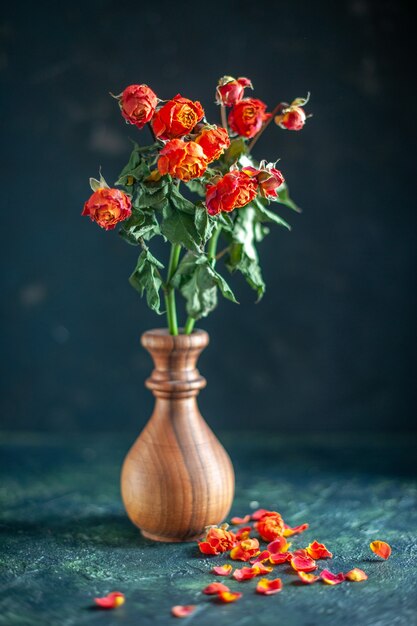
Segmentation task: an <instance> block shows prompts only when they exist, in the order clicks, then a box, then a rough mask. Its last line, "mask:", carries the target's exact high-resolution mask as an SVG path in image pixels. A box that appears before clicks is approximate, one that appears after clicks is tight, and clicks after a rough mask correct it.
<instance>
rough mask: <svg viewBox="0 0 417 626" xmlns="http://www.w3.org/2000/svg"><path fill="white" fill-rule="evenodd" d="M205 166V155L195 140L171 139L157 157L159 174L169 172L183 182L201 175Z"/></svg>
mask: <svg viewBox="0 0 417 626" xmlns="http://www.w3.org/2000/svg"><path fill="white" fill-rule="evenodd" d="M206 168H207V156H206V155H205V153H204V150H203V148H202V147H201V146H200V145H199V144H198V143H196V142H195V141H183V140H182V139H171V141H168V143H167V144H166V145H165V146H164V147H163V148H162V150H161V152H160V156H159V159H158V170H159V172H160V174H162V175H165V174H171V176H174V178H180V179H181V180H183V181H184V182H187V181H189V180H191V179H192V178H198V177H199V176H202V175H203V174H204V172H205V171H206Z"/></svg>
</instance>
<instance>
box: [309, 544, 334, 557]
mask: <svg viewBox="0 0 417 626" xmlns="http://www.w3.org/2000/svg"><path fill="white" fill-rule="evenodd" d="M306 551H307V554H308V555H309V556H311V558H312V559H331V558H333V554H332V553H331V552H329V550H328V549H327V548H326V546H325V545H324V543H319V542H318V541H313V542H312V543H310V544H309V545H308V546H307V548H306Z"/></svg>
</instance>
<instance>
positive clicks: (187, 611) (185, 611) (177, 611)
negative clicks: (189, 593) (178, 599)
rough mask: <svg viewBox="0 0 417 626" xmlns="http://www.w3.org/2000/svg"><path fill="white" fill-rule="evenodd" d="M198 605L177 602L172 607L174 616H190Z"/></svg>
mask: <svg viewBox="0 0 417 626" xmlns="http://www.w3.org/2000/svg"><path fill="white" fill-rule="evenodd" d="M196 608H197V606H196V605H195V604H184V605H181V604H177V605H176V606H173V607H172V609H171V614H172V615H173V616H174V617H188V616H189V615H191V613H194V611H195V610H196Z"/></svg>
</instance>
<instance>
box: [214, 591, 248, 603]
mask: <svg viewBox="0 0 417 626" xmlns="http://www.w3.org/2000/svg"><path fill="white" fill-rule="evenodd" d="M242 595H243V594H241V593H240V592H239V591H220V593H218V594H217V598H218V599H219V601H220V602H236V600H239V598H241V597H242Z"/></svg>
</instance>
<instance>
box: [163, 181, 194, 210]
mask: <svg viewBox="0 0 417 626" xmlns="http://www.w3.org/2000/svg"><path fill="white" fill-rule="evenodd" d="M169 199H170V201H171V203H172V205H173V206H174V207H175V208H176V209H178V211H182V212H183V213H188V214H189V215H194V213H195V204H194V203H193V202H190V200H187V198H185V197H184V196H183V195H182V193H181V192H180V190H179V189H178V187H177V185H175V184H173V185H172V186H171V190H170V196H169Z"/></svg>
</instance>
